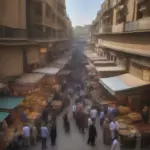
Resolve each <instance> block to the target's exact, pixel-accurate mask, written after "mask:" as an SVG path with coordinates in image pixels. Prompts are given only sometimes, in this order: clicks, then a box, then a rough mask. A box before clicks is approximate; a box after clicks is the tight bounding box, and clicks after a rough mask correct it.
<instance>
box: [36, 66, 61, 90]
mask: <svg viewBox="0 0 150 150" xmlns="http://www.w3.org/2000/svg"><path fill="white" fill-rule="evenodd" d="M59 70H60V68H56V67H46V68H41V69H36V70H34V72H35V73H41V74H43V75H44V76H45V77H44V87H45V88H48V90H49V91H52V87H53V86H54V85H56V84H59V80H58V78H57V76H56V74H57V73H58V72H59Z"/></svg>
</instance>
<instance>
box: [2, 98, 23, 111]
mask: <svg viewBox="0 0 150 150" xmlns="http://www.w3.org/2000/svg"><path fill="white" fill-rule="evenodd" d="M23 100H24V98H23V97H1V98H0V109H2V110H12V109H14V108H15V107H17V106H18V105H20V104H21V102H22V101H23Z"/></svg>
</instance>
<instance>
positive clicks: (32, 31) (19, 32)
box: [0, 0, 71, 76]
mask: <svg viewBox="0 0 150 150" xmlns="http://www.w3.org/2000/svg"><path fill="white" fill-rule="evenodd" d="M70 31H71V22H70V20H69V18H68V17H67V14H66V5H65V0H61V1H60V0H21V1H20V0H13V1H12V0H1V1H0V76H16V75H20V74H22V73H24V72H30V71H31V70H32V69H34V68H37V67H38V66H39V65H45V64H46V63H47V61H50V60H52V59H54V58H57V56H58V55H61V54H62V53H63V52H64V51H65V50H67V49H69V38H70ZM54 52H55V53H54Z"/></svg>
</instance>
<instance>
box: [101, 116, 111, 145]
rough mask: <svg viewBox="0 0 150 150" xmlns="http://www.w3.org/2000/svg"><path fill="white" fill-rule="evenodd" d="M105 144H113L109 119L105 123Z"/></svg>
mask: <svg viewBox="0 0 150 150" xmlns="http://www.w3.org/2000/svg"><path fill="white" fill-rule="evenodd" d="M103 142H104V144H106V145H111V143H112V140H111V134H110V129H109V120H108V118H105V119H104V123H103Z"/></svg>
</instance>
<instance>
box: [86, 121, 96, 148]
mask: <svg viewBox="0 0 150 150" xmlns="http://www.w3.org/2000/svg"><path fill="white" fill-rule="evenodd" d="M96 136H97V131H96V127H95V125H94V124H93V123H92V124H91V125H90V127H89V138H88V141H87V144H91V145H92V146H94V145H95V138H96Z"/></svg>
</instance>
